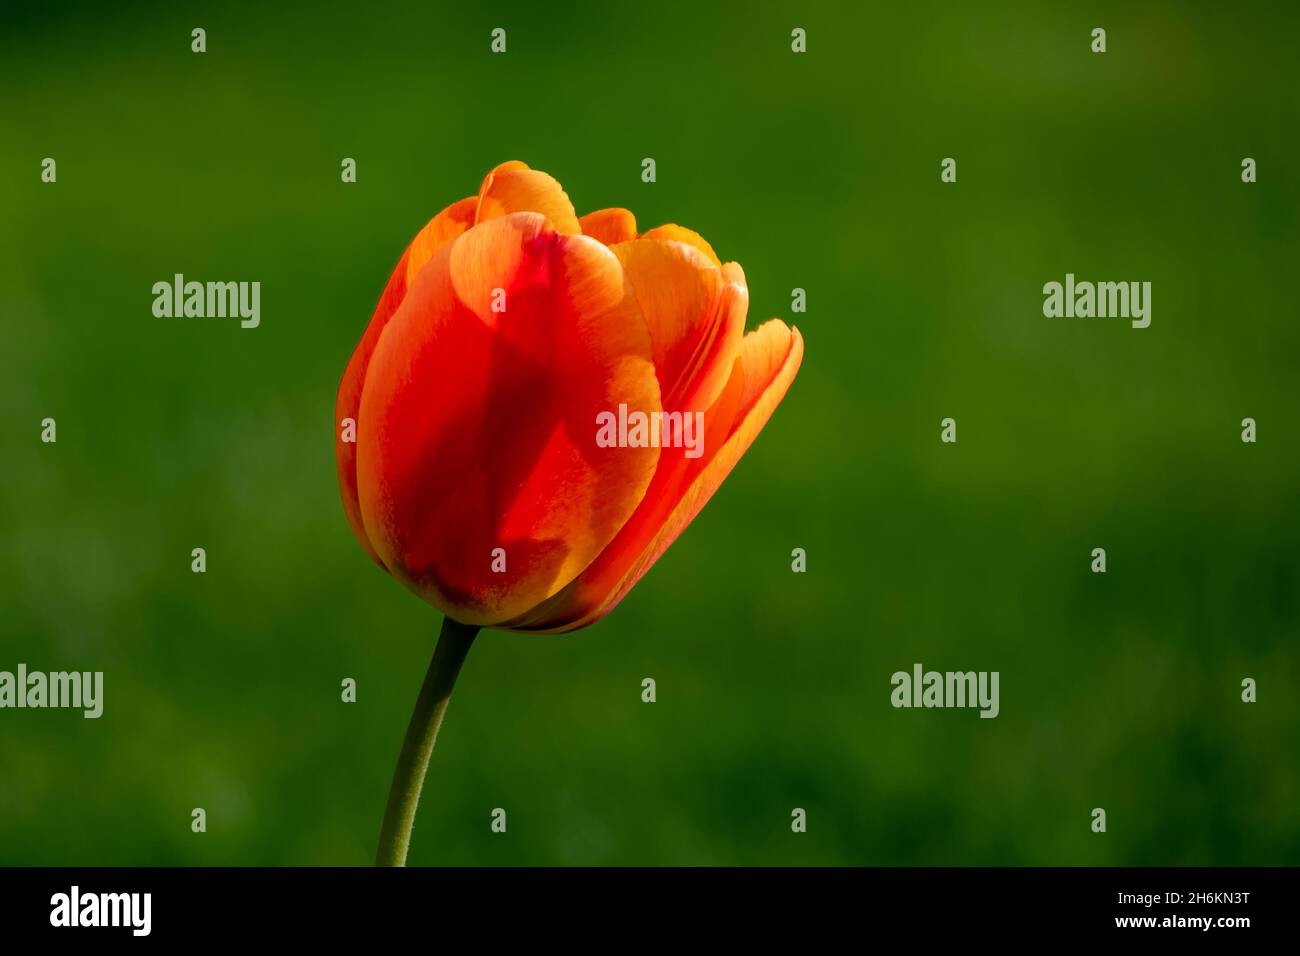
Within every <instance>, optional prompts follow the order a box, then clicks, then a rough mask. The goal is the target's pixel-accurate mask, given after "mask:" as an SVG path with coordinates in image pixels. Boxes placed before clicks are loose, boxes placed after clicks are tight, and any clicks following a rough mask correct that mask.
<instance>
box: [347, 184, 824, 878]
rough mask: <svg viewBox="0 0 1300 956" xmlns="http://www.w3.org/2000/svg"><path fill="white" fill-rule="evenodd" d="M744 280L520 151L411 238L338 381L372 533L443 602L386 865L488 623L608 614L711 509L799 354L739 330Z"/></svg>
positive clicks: (365, 525) (383, 836)
mask: <svg viewBox="0 0 1300 956" xmlns="http://www.w3.org/2000/svg"><path fill="white" fill-rule="evenodd" d="M748 305H749V290H748V289H747V288H746V286H745V274H744V272H742V271H741V269H740V266H739V265H737V264H736V263H734V262H728V263H725V264H724V263H723V262H722V261H721V260H719V259H718V256H717V254H716V253H714V251H713V248H712V247H711V246H710V245H709V244H708V243H707V242H706V241H705V240H704V239H703V238H702V237H701V236H700V235H699V234H698V233H695V232H692V231H691V230H690V229H684V228H682V227H681V226H672V225H669V226H659V227H658V228H655V229H651V230H649V231H648V232H638V230H637V225H636V219H635V218H634V217H633V215H632V213H630V212H628V211H627V210H626V209H602V210H599V211H598V212H593V213H590V214H588V215H586V216H583V217H581V218H579V217H578V216H577V215H576V214H575V213H574V211H573V204H572V203H571V202H569V197H568V196H567V195H565V192H564V190H563V189H562V188H561V186H560V184H559V183H558V182H556V181H555V180H554V179H552V178H551V177H550V176H548V175H546V174H545V173H543V172H539V171H537V170H534V169H529V168H528V167H527V166H525V165H524V164H523V163H518V162H511V163H504V164H502V165H500V166H498V167H497V168H496V169H494V170H492V172H490V173H488V175H487V177H486V178H485V179H484V180H483V184H482V186H480V187H479V191H478V195H475V196H468V197H466V198H465V199H462V200H460V201H459V202H456V203H453V204H452V205H450V206H448V207H447V208H446V209H444V210H443V211H442V212H440V213H438V215H436V216H434V217H433V219H432V220H430V222H429V223H428V225H426V226H425V227H424V228H423V229H421V230H420V232H419V234H418V235H417V236H416V237H415V238H414V239H412V240H411V244H410V245H409V246H407V247H406V251H405V252H404V253H402V258H401V259H400V260H398V263H397V268H396V269H394V270H393V274H392V275H391V276H390V277H389V279H388V285H387V286H386V287H385V289H384V292H383V294H382V295H381V296H380V298H379V305H378V306H376V308H375V313H374V315H373V316H372V317H371V319H370V324H369V326H367V327H366V331H365V333H364V334H363V335H362V337H361V342H360V344H358V345H357V347H356V351H354V352H353V353H352V359H351V360H350V361H349V362H348V366H347V369H346V370H345V371H344V373H343V381H342V383H341V384H340V385H339V393H338V402H337V418H338V422H339V431H338V435H337V438H336V451H337V459H338V472H339V486H340V488H341V489H342V493H343V505H344V508H345V510H346V511H347V516H348V522H349V523H350V524H351V525H352V530H353V532H355V534H356V536H357V540H358V541H360V542H361V547H362V548H364V549H365V551H366V553H367V554H369V555H370V557H371V558H373V559H374V560H375V561H376V562H377V563H378V564H379V565H380V566H381V567H382V568H383V569H384V570H385V571H387V572H388V573H389V574H391V575H392V576H393V577H394V578H396V579H397V580H398V581H400V582H402V584H404V585H406V587H408V588H409V589H410V590H412V591H414V592H415V593H416V594H418V595H419V596H420V597H422V598H423V599H424V600H425V601H427V602H428V603H429V604H431V605H433V606H434V607H435V608H437V609H438V610H440V611H442V612H443V615H444V617H443V623H442V636H441V637H440V638H439V640H438V643H437V647H436V649H435V651H434V653H433V659H432V661H431V662H430V664H429V671H428V674H427V675H426V677H425V681H424V686H423V687H422V688H421V690H420V696H419V697H418V698H417V700H416V705H415V710H414V712H413V713H412V715H411V721H410V724H409V726H408V727H407V731H406V738H405V740H404V742H403V744H402V750H401V753H400V754H399V756H398V760H397V767H396V770H395V771H394V775H393V785H392V788H391V790H390V792H389V797H388V806H387V809H386V810H385V814H384V823H383V827H382V829H381V831H380V835H379V852H378V855H377V857H376V863H378V864H379V865H384V866H401V865H403V864H405V862H406V854H407V848H408V846H409V843H410V838H411V830H412V827H413V825H414V819H415V811H416V808H417V806H418V804H419V799H420V790H421V787H422V786H423V781H424V776H425V772H426V770H427V768H428V763H429V757H430V754H431V753H432V750H433V745H434V741H435V740H436V739H437V735H438V729H439V727H440V726H441V724H442V719H443V715H444V713H445V712H446V709H447V705H448V702H449V701H450V697H451V691H452V688H453V686H454V685H455V682H456V678H457V675H458V674H459V672H460V669H461V666H462V664H463V663H464V661H465V657H466V655H467V654H468V653H469V649H470V646H471V644H472V643H473V640H474V637H475V635H476V634H477V633H478V631H479V630H480V629H481V628H484V627H493V628H498V629H502V630H515V631H537V632H551V633H556V632H562V631H572V630H575V629H576V628H580V627H585V626H586V625H588V624H591V623H592V622H594V621H597V620H599V619H600V618H601V617H603V616H604V615H606V614H608V613H609V612H610V611H611V610H612V609H613V608H614V606H615V605H616V604H618V602H619V601H620V600H622V598H623V596H624V595H625V594H627V592H628V591H629V590H630V589H631V587H632V586H633V585H634V584H636V582H637V581H638V580H640V579H641V576H642V575H643V574H645V573H646V571H647V570H649V568H650V566H651V565H652V564H654V563H655V561H657V560H658V559H659V556H660V555H661V554H663V552H664V549H666V548H667V547H668V545H670V544H672V542H673V541H674V540H675V539H676V538H677V536H678V535H679V534H681V533H682V530H683V529H685V527H686V526H687V525H688V524H690V523H691V520H692V519H693V518H694V517H695V516H696V514H698V513H699V511H700V509H701V508H703V507H704V505H705V503H706V502H707V501H708V500H709V498H710V496H712V494H713V492H714V491H716V490H717V488H718V486H719V485H720V484H721V483H722V480H723V479H724V478H726V477H727V474H728V473H729V472H730V471H731V469H732V467H733V466H734V465H735V464H736V462H737V461H738V460H739V459H740V456H741V455H743V454H744V453H745V451H746V449H748V448H749V446H750V444H751V443H752V442H753V441H754V438H755V436H757V435H758V432H759V431H760V430H761V429H762V427H763V425H764V424H766V422H767V420H768V418H769V417H770V416H771V414H772V411H773V409H774V408H776V405H777V403H778V402H780V401H781V398H782V397H783V396H784V395H785V392H786V389H787V388H789V387H790V382H791V381H792V380H793V379H794V376H795V372H797V371H798V369H799V361H800V359H801V358H802V356H803V340H802V339H801V338H800V336H799V332H798V330H796V329H791V328H789V327H787V326H786V325H785V323H784V322H781V321H779V320H775V319H774V320H772V321H770V322H767V323H766V324H764V325H762V326H760V327H759V328H758V329H756V330H754V331H752V332H750V333H748V334H746V333H745V312H746V309H747V308H748Z"/></svg>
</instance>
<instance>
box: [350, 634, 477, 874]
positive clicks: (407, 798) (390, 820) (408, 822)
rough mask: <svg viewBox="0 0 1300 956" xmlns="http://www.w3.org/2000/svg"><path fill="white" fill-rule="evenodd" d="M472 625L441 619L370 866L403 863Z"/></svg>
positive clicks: (394, 773) (468, 645) (463, 660)
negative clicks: (434, 746)
mask: <svg viewBox="0 0 1300 956" xmlns="http://www.w3.org/2000/svg"><path fill="white" fill-rule="evenodd" d="M478 630H479V629H478V627H477V626H475V625H469V624H461V623H460V622H459V621H453V620H452V619H451V618H449V617H446V618H443V621H442V633H441V634H439V635H438V646H437V647H436V648H434V651H433V660H431V661H430V662H429V673H427V674H425V675H424V686H423V687H421V688H420V697H419V699H418V700H416V702H415V710H414V711H412V712H411V722H410V724H408V725H407V728H406V739H405V740H403V741H402V752H401V754H399V755H398V757H397V767H396V768H395V769H394V770H393V787H392V789H391V790H389V792H388V808H387V809H386V810H385V811H384V826H383V829H381V830H380V831H379V852H378V853H377V854H376V855H375V866H406V851H407V848H408V847H409V846H410V845H411V828H412V827H413V826H414V825H415V808H416V807H418V806H419V804H420V788H421V787H423V786H424V774H425V771H427V770H428V769H429V755H430V754H432V753H433V744H434V741H436V740H437V739H438V728H439V727H441V726H442V717H443V715H444V714H445V713H447V704H448V703H450V702H451V689H452V688H453V687H454V686H456V677H457V675H458V674H460V668H461V665H462V664H464V663H465V657H466V656H467V655H468V654H469V648H470V645H471V644H473V643H474V635H476V634H477V633H478Z"/></svg>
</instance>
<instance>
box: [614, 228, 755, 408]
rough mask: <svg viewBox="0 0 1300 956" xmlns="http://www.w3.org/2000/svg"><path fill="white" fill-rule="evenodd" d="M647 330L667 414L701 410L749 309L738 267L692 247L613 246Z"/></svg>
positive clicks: (722, 375) (643, 242)
mask: <svg viewBox="0 0 1300 956" xmlns="http://www.w3.org/2000/svg"><path fill="white" fill-rule="evenodd" d="M614 253H615V254H616V255H617V256H618V258H619V261H620V262H622V263H623V268H624V270H625V271H626V272H627V278H628V281H629V282H630V283H631V284H632V288H633V290H635V292H636V297H637V302H638V303H639V304H640V306H641V313H642V315H644V316H645V320H646V325H647V326H648V327H649V329H650V341H651V344H652V345H653V347H654V360H655V372H656V374H657V375H658V376H659V389H660V392H661V394H662V396H663V405H664V408H665V409H666V410H668V411H703V410H704V409H706V408H708V407H709V406H710V405H712V404H713V402H714V400H715V399H716V398H717V397H718V395H719V393H720V392H721V391H722V387H723V386H724V385H725V384H726V382H727V377H728V376H729V375H730V373H731V365H732V362H734V361H735V358H736V351H737V349H739V348H740V339H741V336H742V335H743V333H744V330H745V312H746V310H747V309H748V308H749V289H748V288H746V286H745V274H744V273H743V272H741V270H740V266H738V265H736V264H735V263H730V264H729V265H728V266H725V267H723V268H718V267H717V266H715V265H713V263H712V262H710V261H709V260H708V258H707V257H706V256H705V255H704V254H703V253H701V252H700V251H699V250H698V249H697V248H696V247H694V246H690V245H686V244H684V243H681V242H677V241H666V242H665V241H658V240H653V239H646V238H643V239H638V240H636V241H634V242H625V243H621V244H620V245H617V246H615V247H614Z"/></svg>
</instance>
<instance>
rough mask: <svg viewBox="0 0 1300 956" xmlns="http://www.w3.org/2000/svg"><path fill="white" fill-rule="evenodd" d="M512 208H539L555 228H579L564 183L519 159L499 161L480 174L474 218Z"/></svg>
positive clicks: (492, 216)
mask: <svg viewBox="0 0 1300 956" xmlns="http://www.w3.org/2000/svg"><path fill="white" fill-rule="evenodd" d="M512 212H540V213H541V214H542V215H543V216H545V217H546V218H547V219H549V220H550V221H551V225H552V226H553V227H555V230H556V231H557V232H563V233H567V234H576V233H580V232H582V227H581V226H579V225H578V216H577V214H576V213H575V212H574V211H573V203H571V202H570V201H569V197H568V194H567V193H565V191H564V187H563V186H561V185H560V184H559V182H557V181H556V180H555V178H554V177H552V176H548V175H547V174H546V173H544V172H541V171H540V170H537V169H529V168H528V167H527V166H526V165H524V164H523V163H521V162H519V161H518V160H511V161H510V162H508V163H502V164H501V165H500V166H498V167H497V168H496V169H494V170H492V172H490V173H488V174H487V176H485V177H484V178H483V185H482V186H480V187H479V191H478V211H477V215H476V218H475V220H474V221H475V222H484V221H486V220H488V219H495V218H497V217H498V216H505V215H509V214H510V213H512Z"/></svg>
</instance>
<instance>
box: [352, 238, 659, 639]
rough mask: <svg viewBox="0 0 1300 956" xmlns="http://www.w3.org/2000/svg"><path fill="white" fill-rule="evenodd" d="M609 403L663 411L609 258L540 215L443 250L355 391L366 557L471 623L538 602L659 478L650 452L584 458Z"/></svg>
mask: <svg viewBox="0 0 1300 956" xmlns="http://www.w3.org/2000/svg"><path fill="white" fill-rule="evenodd" d="M495 290H503V291H504V294H505V306H506V309H505V312H504V313H497V312H494V311H493V309H492V306H493V303H494V293H495ZM619 402H627V403H628V404H629V405H630V406H633V407H637V408H642V409H646V410H657V409H659V407H660V405H659V391H658V384H657V382H656V380H655V376H654V369H653V364H652V361H651V358H650V342H649V338H648V335H647V333H646V329H645V325H644V322H643V320H642V319H641V317H640V315H639V313H638V312H637V309H636V305H635V302H634V300H633V299H632V298H631V296H630V294H629V293H628V290H627V289H626V287H625V283H624V280H623V275H622V270H621V268H620V267H619V264H618V260H617V259H616V258H615V257H614V255H613V254H612V253H611V252H610V251H609V250H608V249H607V248H606V247H605V246H603V245H601V244H600V243H599V242H597V241H595V240H593V239H589V238H587V237H584V236H566V235H561V234H559V233H556V232H554V231H552V230H551V229H550V227H549V225H548V222H547V220H546V219H544V218H543V216H542V215H539V214H536V213H516V214H512V215H508V216H505V217H504V218H500V219H496V220H493V221H491V222H485V223H482V224H480V225H478V226H476V227H475V228H474V229H472V230H471V231H469V232H467V233H465V234H464V235H463V236H461V237H460V238H459V239H457V240H455V241H454V242H453V243H452V244H451V245H449V246H445V247H444V248H443V249H442V250H441V251H440V252H439V253H438V255H437V256H436V257H435V258H434V259H433V260H432V261H431V262H430V263H429V265H428V266H427V267H426V268H425V269H424V270H423V271H422V272H421V273H420V275H419V277H418V278H417V279H416V281H415V284H414V285H413V286H412V288H411V290H410V292H409V293H408V295H407V297H406V299H405V301H404V302H403V303H402V305H401V307H400V308H399V309H398V310H397V312H396V314H395V315H394V316H393V317H392V319H391V320H390V321H389V322H388V324H387V326H386V328H385V329H384V331H383V334H382V336H381V337H380V340H379V343H378V345H377V346H376V348H375V350H374V355H373V356H372V358H371V361H370V368H369V371H368V373H367V375H366V380H365V385H364V389H363V392H362V396H361V407H360V417H359V418H358V441H357V489H358V495H359V502H360V512H361V516H362V521H363V524H364V528H365V532H366V536H367V537H368V538H369V540H370V542H371V544H372V545H373V547H374V549H375V551H376V553H377V554H378V556H379V558H380V560H381V561H382V562H383V563H384V565H385V566H386V567H387V568H388V569H389V571H390V572H391V573H392V574H393V576H394V577H396V578H398V580H400V581H402V582H403V583H404V584H406V585H407V587H409V588H411V589H412V590H413V591H415V592H416V593H417V594H419V595H420V596H421V597H423V598H425V599H426V600H427V601H429V602H430V603H432V604H434V605H435V606H436V607H439V608H441V609H442V610H444V611H445V612H447V613H449V614H451V615H452V616H453V617H455V618H456V619H457V620H460V621H463V622H465V623H468V624H480V625H492V624H496V623H498V622H500V621H502V620H504V619H507V618H510V617H513V616H516V615H519V614H521V613H523V612H524V611H526V610H528V609H529V608H531V607H533V606H535V605H536V604H538V603H539V602H541V601H544V600H545V599H547V598H548V597H550V596H551V595H553V594H554V593H555V592H556V591H558V590H559V589H560V588H562V587H564V586H565V585H566V584H568V583H569V582H570V581H571V580H572V579H573V578H574V577H575V576H576V575H577V574H578V573H579V572H580V571H581V570H582V569H583V568H585V567H587V566H588V564H590V563H591V561H592V560H593V559H594V558H595V557H596V556H597V555H598V554H599V553H600V552H601V551H602V550H604V549H605V547H606V546H607V545H608V544H609V543H610V541H611V540H612V539H613V538H614V536H615V534H616V533H617V532H618V530H619V528H621V527H622V526H623V525H624V524H625V523H626V521H627V519H628V517H629V516H630V515H631V514H632V513H633V511H634V510H635V508H636V506H637V504H638V502H640V501H641V499H642V497H643V495H644V493H645V490H646V488H647V487H648V486H649V484H650V481H651V478H652V476H653V474H654V472H655V467H656V464H657V460H658V456H659V450H658V449H655V448H604V449H602V448H598V447H597V446H596V442H595V435H596V416H597V414H598V413H599V412H601V411H607V410H611V409H614V408H617V405H618V403H619ZM496 548H503V549H504V551H505V559H506V567H507V571H506V573H504V574H501V573H494V571H493V570H492V559H493V551H494V549H496Z"/></svg>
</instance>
